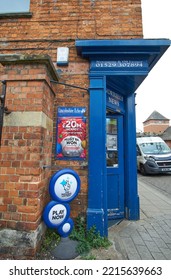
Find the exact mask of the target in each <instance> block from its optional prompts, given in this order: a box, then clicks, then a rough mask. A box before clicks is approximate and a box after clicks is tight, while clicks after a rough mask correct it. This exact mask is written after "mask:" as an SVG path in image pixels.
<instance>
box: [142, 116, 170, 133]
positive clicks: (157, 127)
mask: <svg viewBox="0 0 171 280" xmlns="http://www.w3.org/2000/svg"><path fill="white" fill-rule="evenodd" d="M169 121H170V120H169V119H167V118H166V117H164V116H163V115H161V114H160V113H159V112H157V111H154V112H152V114H151V115H150V116H149V117H148V118H147V119H146V120H145V121H144V122H143V128H144V132H145V133H146V132H149V133H156V134H159V133H163V132H164V131H165V130H166V129H167V128H168V127H169Z"/></svg>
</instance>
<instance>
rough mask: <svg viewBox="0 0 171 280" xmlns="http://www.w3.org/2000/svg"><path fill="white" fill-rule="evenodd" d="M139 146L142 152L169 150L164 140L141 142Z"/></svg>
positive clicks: (166, 152) (156, 152)
mask: <svg viewBox="0 0 171 280" xmlns="http://www.w3.org/2000/svg"><path fill="white" fill-rule="evenodd" d="M140 147H141V149H142V151H143V153H144V154H168V153H170V152H171V151H170V148H169V147H168V146H167V144H166V143H164V142H151V143H141V144H140Z"/></svg>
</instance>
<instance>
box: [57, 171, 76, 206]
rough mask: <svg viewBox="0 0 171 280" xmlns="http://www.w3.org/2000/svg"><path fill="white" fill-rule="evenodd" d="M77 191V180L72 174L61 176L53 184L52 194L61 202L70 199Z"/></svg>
mask: <svg viewBox="0 0 171 280" xmlns="http://www.w3.org/2000/svg"><path fill="white" fill-rule="evenodd" d="M76 191H77V180H76V178H75V177H74V176H73V175H72V174H63V175H61V176H60V177H59V178H58V179H57V180H56V182H55V186H54V192H55V194H56V196H57V197H58V198H60V199H61V200H64V201H65V200H68V199H70V198H71V197H72V196H73V195H74V194H75V192H76Z"/></svg>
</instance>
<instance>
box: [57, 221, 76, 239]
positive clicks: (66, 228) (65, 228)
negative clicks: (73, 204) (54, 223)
mask: <svg viewBox="0 0 171 280" xmlns="http://www.w3.org/2000/svg"><path fill="white" fill-rule="evenodd" d="M73 227H74V222H73V220H72V219H71V218H69V219H68V220H67V221H66V222H65V223H64V224H62V225H61V226H59V227H58V228H57V231H58V233H59V234H60V235H61V236H62V237H67V236H68V235H69V234H70V233H71V231H72V229H73Z"/></svg>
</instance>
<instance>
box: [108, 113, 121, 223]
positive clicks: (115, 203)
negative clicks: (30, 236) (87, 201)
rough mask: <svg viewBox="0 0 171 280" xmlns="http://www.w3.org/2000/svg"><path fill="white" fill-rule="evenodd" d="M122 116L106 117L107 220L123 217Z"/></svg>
mask: <svg viewBox="0 0 171 280" xmlns="http://www.w3.org/2000/svg"><path fill="white" fill-rule="evenodd" d="M123 149H124V148H123V116H122V115H112V116H107V117H106V162H107V211H108V220H116V219H122V218H123V217H124V155H123V154H124V153H123Z"/></svg>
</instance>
